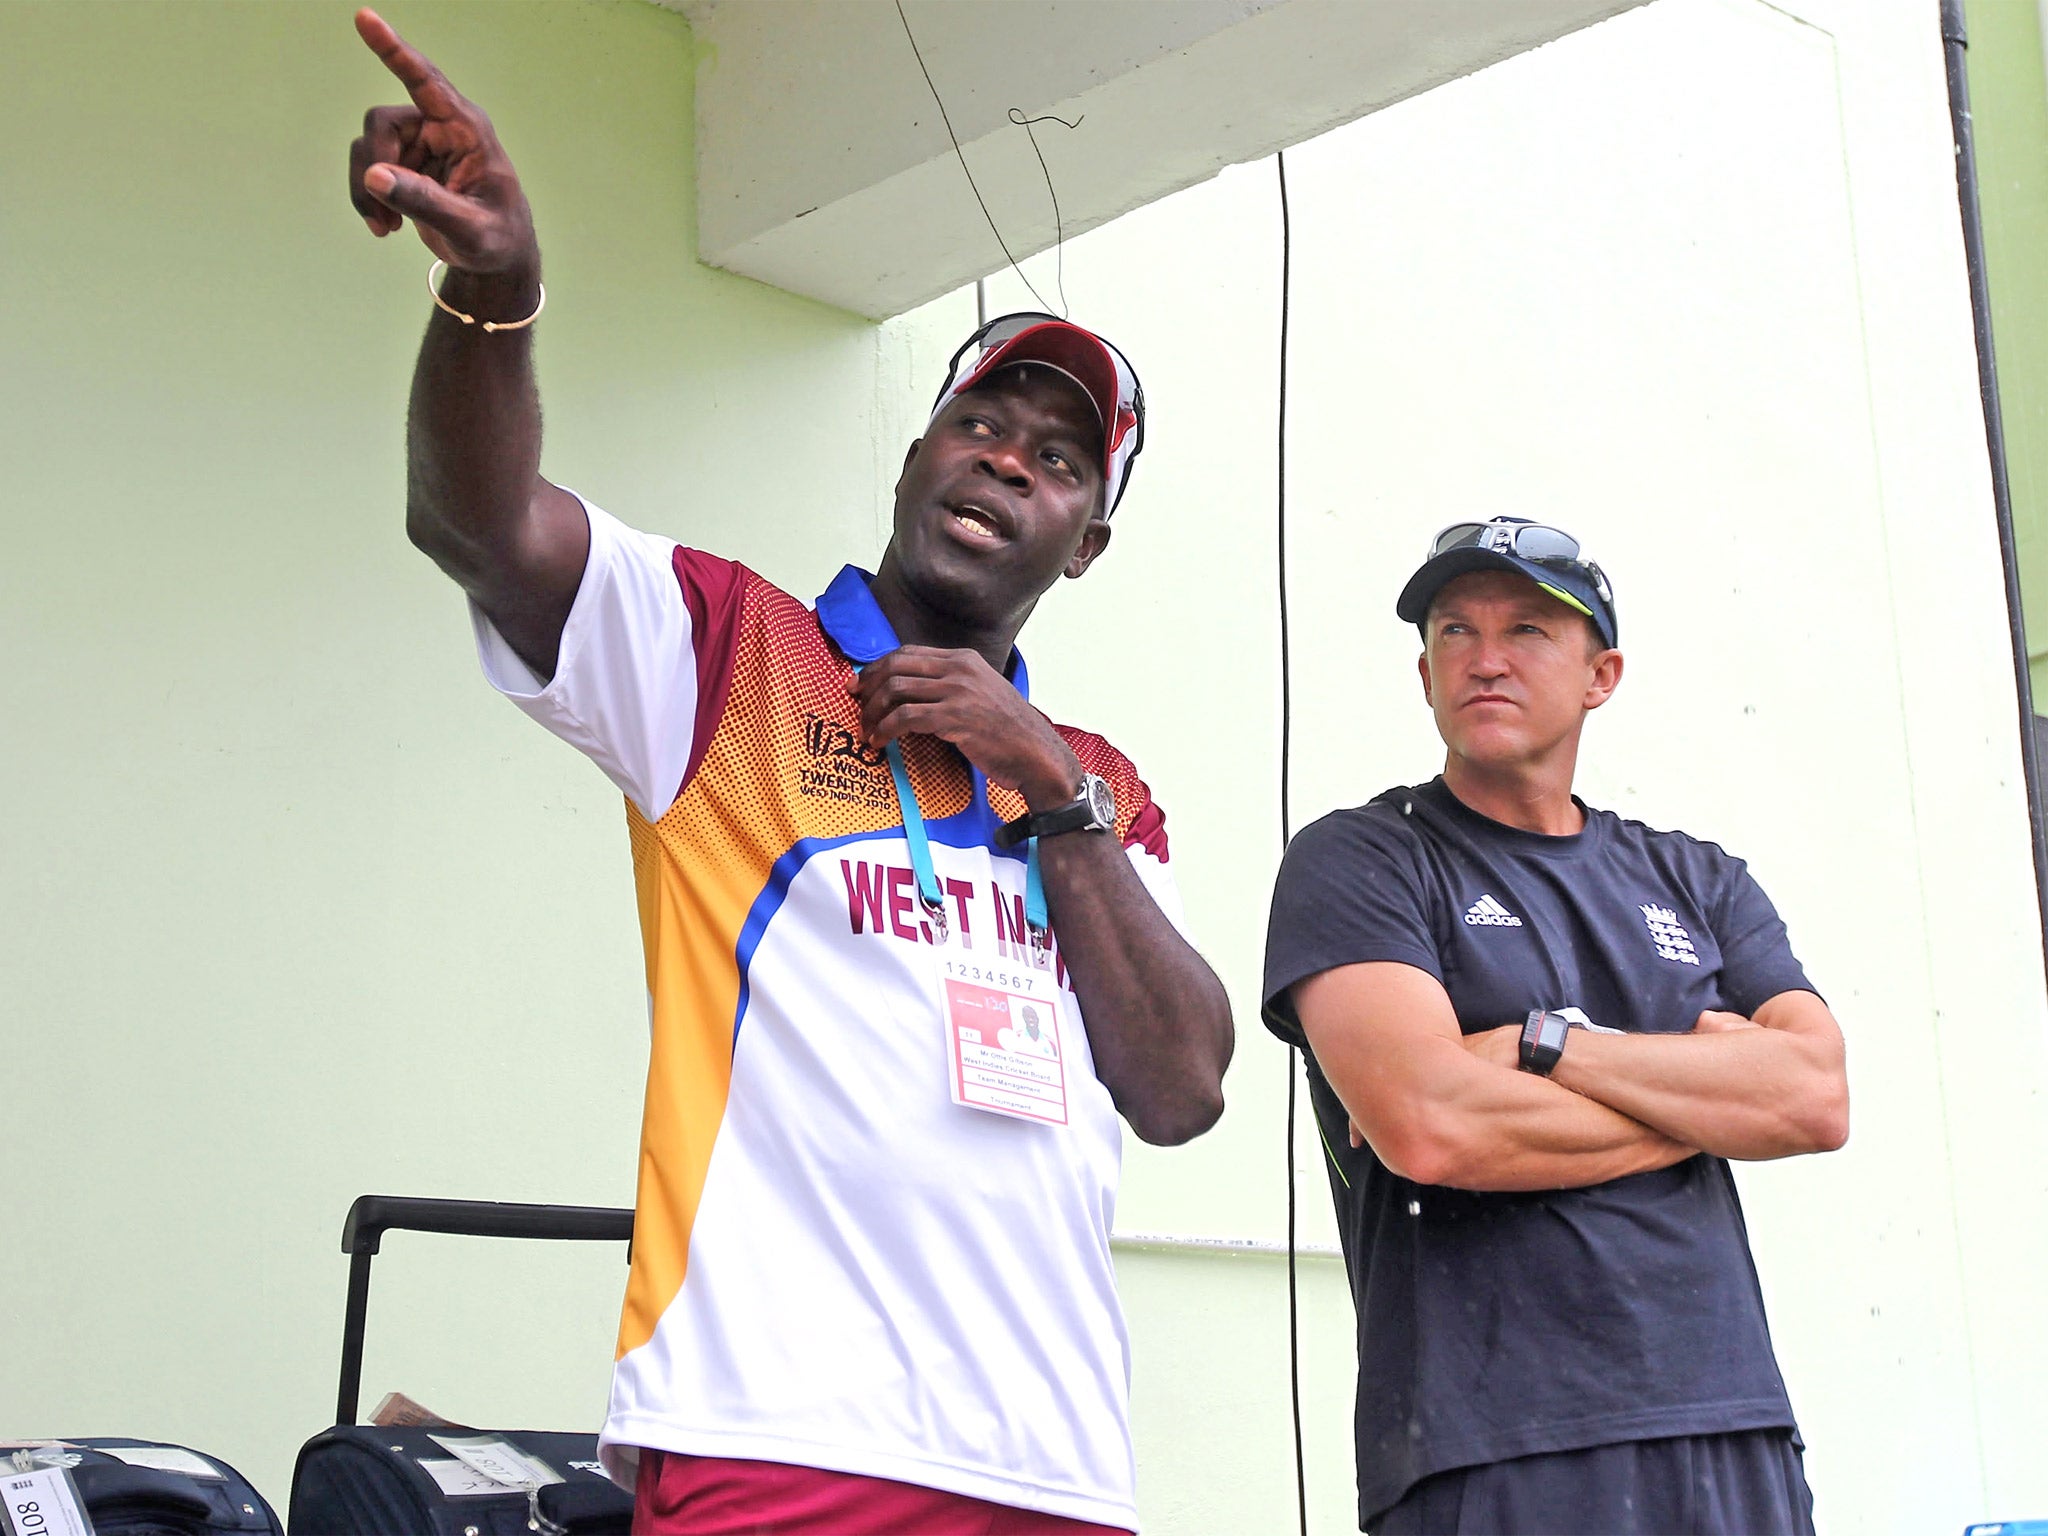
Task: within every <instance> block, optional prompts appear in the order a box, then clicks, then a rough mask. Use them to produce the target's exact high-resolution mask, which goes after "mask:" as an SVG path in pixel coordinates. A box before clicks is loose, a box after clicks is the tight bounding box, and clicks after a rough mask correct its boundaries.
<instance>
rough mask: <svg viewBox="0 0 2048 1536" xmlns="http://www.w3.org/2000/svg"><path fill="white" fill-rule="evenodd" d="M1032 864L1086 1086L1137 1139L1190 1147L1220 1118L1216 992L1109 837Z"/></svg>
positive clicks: (1224, 1017) (1222, 1031)
mask: <svg viewBox="0 0 2048 1536" xmlns="http://www.w3.org/2000/svg"><path fill="white" fill-rule="evenodd" d="M1038 857H1039V868H1040V873H1041V874H1042V875H1043V877H1044V880H1045V899H1046V906H1047V907H1048V908H1049V910H1050V915H1051V917H1052V920H1053V926H1054V928H1055V929H1056V931H1057V932H1058V935H1059V946H1060V954H1061V957H1062V958H1063V959H1064V960H1065V961H1066V965H1067V973H1068V975H1069V977H1070V978H1071V979H1072V981H1073V984H1074V995H1075V996H1076V997H1077V998H1079V999H1080V1002H1081V1010H1082V1012H1083V1014H1084V1015H1085V1016H1086V1018H1087V1023H1088V1044H1089V1048H1090V1050H1091V1051H1092V1052H1093V1053H1094V1056H1095V1073H1096V1076H1097V1077H1099V1078H1100V1079H1101V1080H1102V1084H1103V1086H1104V1087H1106V1088H1107V1089H1108V1090H1109V1095H1110V1098H1111V1099H1112V1100H1113V1101H1114V1102H1115V1104H1116V1107H1117V1109H1118V1111H1119V1112H1120V1113H1121V1114H1122V1115H1123V1117H1124V1118H1125V1119H1126V1120H1127V1121H1129V1122H1130V1126H1131V1129H1132V1130H1134V1131H1136V1132H1137V1133H1138V1135H1139V1136H1140V1137H1142V1138H1143V1139H1144V1140H1146V1141H1150V1142H1155V1143H1158V1144H1161V1145H1173V1144H1176V1143H1179V1142H1183V1141H1188V1140H1191V1139H1192V1138H1194V1137H1196V1136H1199V1135H1200V1134H1201V1133H1202V1132H1203V1131H1206V1130H1207V1129H1208V1128H1209V1127H1210V1126H1212V1125H1214V1124H1215V1123H1216V1119H1217V1117H1218V1116H1219V1115H1221V1114H1222V1112H1223V1069H1224V1068H1225V1067H1226V1066H1228V1065H1229V1063H1230V1053H1231V1048H1232V1045H1233V1042H1234V1038H1235V1036H1234V1031H1233V1026H1232V1024H1231V1019H1230V1000H1229V998H1228V997H1227V996H1226V995H1225V993H1224V990H1223V984H1222V983H1221V982H1220V981H1218V980H1217V979H1216V973H1215V972H1214V971H1212V970H1210V969H1209V966H1208V964H1207V963H1206V962H1205V961H1204V960H1203V959H1202V957H1201V956H1200V955H1198V954H1196V953H1195V951H1194V950H1193V948H1191V947H1190V946H1189V944H1188V942H1187V941H1186V940H1185V939H1183V938H1182V937H1181V936H1180V934H1179V933H1178V932H1177V931H1176V930H1175V929H1174V926H1173V924H1172V923H1170V922H1168V921H1167V918H1166V914H1165V913H1163V912H1161V911H1160V910H1159V904H1158V903H1157V902H1155V901H1154V900H1153V899H1152V896H1151V893H1150V892H1149V891H1147V890H1146V889H1145V885H1144V882H1143V881H1142V880H1140V879H1139V878H1138V872H1137V871H1136V870H1134V869H1133V868H1131V863H1130V858H1129V856H1128V855H1127V854H1126V853H1125V852H1124V850H1123V848H1122V847H1121V846H1119V844H1118V842H1117V840H1116V838H1115V837H1114V836H1113V835H1110V834H1106V833H1100V832H1070V833H1067V834H1064V835H1062V836H1059V837H1048V838H1043V839H1041V840H1040V842H1039V845H1038Z"/></svg>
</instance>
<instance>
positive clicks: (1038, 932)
mask: <svg viewBox="0 0 2048 1536" xmlns="http://www.w3.org/2000/svg"><path fill="white" fill-rule="evenodd" d="M882 751H883V752H884V753H885V754H886V755H887V757H888V759H889V775H890V777H891V778H893V779H895V781H896V803H897V804H898V805H899V806H901V807H902V808H903V836H904V840H905V841H907V842H908V843H909V844H910V867H911V869H913V870H914V871H916V874H917V894H918V897H919V899H920V900H922V901H923V902H924V906H925V912H926V914H927V916H928V917H929V918H930V919H931V923H932V926H933V927H934V928H935V929H937V930H938V934H939V942H940V943H942V944H943V943H944V942H945V940H946V907H945V900H946V898H945V893H944V892H943V891H941V890H940V889H939V872H938V870H937V869H935V868H934V867H933V866H932V843H931V839H930V838H929V837H927V836H926V835H925V830H924V812H923V811H921V810H920V809H918V804H917V791H915V790H914V789H912V788H911V787H910V770H909V769H907V768H905V767H904V766H903V749H902V747H901V746H899V745H898V744H897V743H896V742H893V741H892V742H890V743H889V744H888V745H887V746H886V747H884V748H883V749H882ZM1029 847H1030V852H1029V853H1028V854H1027V855H1026V856H1025V859H1024V921H1025V923H1026V924H1028V925H1029V927H1030V929H1031V942H1032V946H1033V948H1042V947H1043V944H1044V934H1045V931H1046V929H1047V928H1049V927H1050V926H1051V920H1050V918H1049V917H1048V916H1047V914H1046V910H1045V882H1044V881H1043V880H1042V879H1041V878H1040V877H1039V873H1038V839H1037V838H1035V837H1034V838H1031V839H1030V840H1029Z"/></svg>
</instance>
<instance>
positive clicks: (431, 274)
mask: <svg viewBox="0 0 2048 1536" xmlns="http://www.w3.org/2000/svg"><path fill="white" fill-rule="evenodd" d="M447 270H448V263H447V262H445V261H436V262H435V263H434V264H433V265H432V266H431V267H429V268H427V292H428V294H430V295H431V296H432V298H433V300H434V303H435V304H436V305H438V306H439V307H440V308H442V309H445V310H446V311H447V312H448V313H449V314H451V315H453V316H454V317H455V318H456V319H458V320H460V321H461V322H462V323H463V324H464V325H478V324H481V325H482V326H483V328H484V329H485V330H486V331H523V330H525V329H526V328H527V327H528V326H529V325H531V324H533V322H534V321H536V320H538V319H539V318H540V312H541V311H542V310H544V309H546V308H547V307H548V285H547V284H546V283H542V284H540V285H539V287H540V302H539V303H538V304H536V305H534V306H533V313H532V314H530V315H528V316H527V317H526V318H525V319H524V320H484V321H479V320H478V319H477V317H476V316H475V315H465V314H464V313H463V312H462V311H461V310H459V309H457V308H456V307H455V306H454V305H453V304H450V303H449V302H448V301H447V300H446V299H444V298H442V297H441V290H440V288H439V287H437V286H436V285H435V279H436V278H437V277H439V276H440V275H441V274H442V273H443V272H446V271H447Z"/></svg>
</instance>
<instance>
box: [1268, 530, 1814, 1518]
mask: <svg viewBox="0 0 2048 1536" xmlns="http://www.w3.org/2000/svg"><path fill="white" fill-rule="evenodd" d="M1397 612H1398V613H1399V615H1400V617H1401V618H1403V619H1405V620H1407V621H1409V622H1410V623H1416V624H1419V625H1420V626H1421V629H1422V637H1423V652H1422V657H1421V662H1420V667H1421V672H1422V687H1423V695H1424V697H1425V698H1426V699H1427V700H1428V702H1429V706H1430V708H1431V710H1432V711H1433V712H1434V713H1435V716H1436V725H1437V730H1438V732H1439V733H1440V734H1441V735H1442V737H1443V740H1444V746H1445V748H1446V755H1445V760H1444V771H1443V775H1442V777H1440V778H1438V779H1435V780H1433V781H1432V782H1430V783H1428V784H1422V785H1417V786H1414V787H1413V788H1402V789H1392V790H1389V791H1387V792H1386V793H1385V794H1383V795H1381V796H1379V798H1377V799H1376V800H1373V801H1372V802H1371V803H1369V804H1367V805H1364V806H1360V807H1358V808H1357V809H1354V810H1348V811H1338V812H1335V813H1333V814H1331V815H1329V816H1326V817H1324V818H1323V819H1322V820H1320V821H1318V822H1316V823H1315V824H1314V825H1312V826H1310V827H1308V828H1306V829H1305V830H1304V831H1303V832H1302V833H1301V835H1300V836H1298V837H1297V838H1295V839H1294V841H1293V843H1292V844H1291V845H1290V846H1289V848H1288V850H1287V857H1286V860H1285V862H1284V864H1283V866H1282V868H1281V872H1280V878H1279V884H1278V887H1277V889H1276V890H1275V892H1274V897H1273V913H1272V926H1271V929H1270V932H1269V934H1268V937H1267V945H1266V982H1265V996H1266V1017H1267V1023H1268V1024H1269V1026H1270V1027H1272V1028H1273V1029H1274V1031H1275V1032H1276V1033H1278V1034H1280V1035H1281V1036H1282V1037H1283V1038H1285V1039H1289V1040H1292V1041H1294V1042H1295V1043H1297V1044H1300V1045H1302V1046H1304V1048H1305V1049H1306V1051H1307V1056H1308V1071H1309V1087H1310V1092H1311V1094H1312V1096H1313V1100H1314V1104H1315V1110H1316V1118H1317V1121H1318V1123H1319V1125H1320V1126H1321V1128H1322V1135H1323V1140H1324V1145H1325V1146H1326V1148H1327V1149H1328V1154H1329V1169H1330V1187H1331V1191H1332V1193H1333V1194H1334V1196H1335V1198H1336V1203H1337V1210H1338V1216H1339V1220H1340V1223H1341V1225H1342V1228H1343V1241H1344V1257H1345V1263H1346V1266H1347V1268H1348V1270H1349V1272H1350V1275H1351V1284H1352V1294H1353V1298H1354V1300H1355V1302H1356V1305H1357V1309H1358V1366H1359V1370H1358V1403H1357V1414H1356V1429H1357V1440H1358V1495H1359V1523H1360V1526H1361V1528H1362V1529H1367V1530H1370V1531H1371V1532H1372V1533H1373V1536H1400V1533H1420V1532H1431V1533H1437V1532H1459V1533H1481V1532H1491V1533H1500V1536H1508V1533H1515V1536H1532V1533H1539V1532H1571V1533H1574V1536H1599V1533H1621V1532H1629V1533H1638V1532H1640V1533H1652V1532H1654V1533H1657V1536H1677V1533H1729V1536H1738V1533H1739V1536H1767V1533H1791V1532H1810V1531H1811V1529H1812V1520H1811V1509H1812V1499H1811V1496H1810V1495H1809V1493H1808V1492H1807V1488H1806V1483H1805V1478H1804V1474H1803V1472H1802V1470H1801V1461H1800V1441H1799V1439H1798V1430H1797V1428H1796V1426H1795V1424H1794V1421H1793V1416H1792V1409H1791V1405H1790V1403H1789V1402H1788V1401H1787V1398H1786V1395H1785V1388H1784V1383H1783V1381H1782V1380H1781V1378H1780V1376H1779V1373H1778V1367H1777V1362H1776V1360H1775V1358H1774V1357H1773V1354H1772V1350H1771V1341H1770V1334H1769V1331H1768V1329H1767V1328H1766V1325H1765V1321H1764V1311H1763V1298H1762V1296H1761V1294H1760V1292H1759V1289H1758V1285H1757V1278H1756V1270H1755V1267H1754V1265H1753V1264H1752V1262H1751V1259H1750V1254H1749V1244H1748V1238H1747V1235H1746V1233H1745V1231H1744V1227H1743V1221H1742V1211H1741V1207H1740V1205H1739V1204H1738V1202H1737V1200H1736V1193H1735V1184H1734V1181H1733V1178H1732V1177H1731V1175H1730V1172H1729V1167H1728V1162H1727V1159H1729V1158H1771V1157H1786V1156H1790V1155H1792V1154H1794V1153H1799V1152H1823V1151H1829V1150H1832V1149H1833V1148H1836V1147H1839V1146H1840V1145H1841V1144H1842V1142H1843V1140H1844V1139H1845V1137H1846V1136H1847V1134H1848V1088H1847V1083H1846V1079H1845V1077H1844V1074H1843V1058H1842V1036H1841V1032H1840V1030H1839V1029H1838V1028H1837V1027H1836V1024H1835V1020H1834V1018H1833V1016H1832V1015H1831V1014H1830V1013H1829V1011H1828V1007H1827V1005H1826V1004H1825V1003H1824V1002H1822V1001H1821V999H1820V998H1819V997H1818V996H1816V995H1815V993H1814V992H1813V990H1812V987H1811V984H1810V983H1809V982H1808V981H1807V979H1806V975H1805V973H1804V971H1802V970H1801V969H1800V966H1799V963H1798V961H1797V960H1795V959H1794V958H1793V955H1792V951H1791V948H1790V946H1789V945H1788V943H1787V940H1786V935H1785V927H1784V924H1783V923H1782V922H1780V921H1779V919H1778V915H1777V913H1776V911H1775V910H1774V909H1773V908H1772V906H1771V903H1770V901H1769V899H1768V898H1767V897H1765V895H1764V893H1763V891H1762V890H1761V889H1759V888H1758V886H1757V884H1756V882H1755V881H1754V880H1752V879H1751V878H1750V876H1749V873H1748V871H1747V869H1746V867H1745V866H1744V865H1743V863H1742V861H1741V860H1739V859H1735V858H1731V857H1730V856H1729V855H1727V854H1726V853H1723V852H1722V851H1721V850H1720V849H1719V848H1718V847H1716V846H1714V845H1713V844H1711V843H1702V842H1698V841H1695V840H1694V839H1692V838H1690V837H1687V836H1686V835H1684V834H1683V833H1678V832H1656V831H1652V830H1650V829H1649V828H1647V827H1645V826H1642V825H1641V824H1640V823H1637V822H1632V821H1626V820H1623V819H1622V818H1621V817H1619V816H1616V815H1614V814H1612V813H1611V812H1607V811H1598V810H1593V809H1590V808H1588V807H1587V806H1586V805H1584V804H1583V803H1582V802H1581V801H1579V800H1578V799H1577V798H1576V797H1575V796H1574V795H1573V794H1572V792H1571V790H1572V776H1573V771H1574V768H1575V766H1576V763H1577V759H1578V750H1579V736H1580V732H1581V731H1582V729H1583V728H1584V725H1585V717H1586V715H1587V713H1588V712H1589V711H1591V710H1594V709H1597V708H1599V707H1600V706H1601V705H1602V704H1604V703H1605V702H1606V701H1607V699H1608V698H1609V697H1610V696H1611V695H1612V694H1613V692H1614V689H1615V686H1616V685H1617V684H1618V683H1619V682H1620V681H1621V672H1622V658H1621V653H1620V652H1619V651H1618V650H1616V649H1615V648H1614V646H1615V618H1614V599H1613V593H1612V592H1611V590H1610V589H1609V586H1608V583H1607V579H1606V577H1605V576H1604V575H1603V574H1602V572H1601V571H1600V568H1599V566H1598V565H1596V564H1594V563H1592V562H1591V561H1589V560H1587V559H1586V558H1584V556H1583V555H1582V553H1581V551H1580V549H1579V546H1578V543H1577V541H1576V540H1574V539H1572V538H1571V537H1570V536H1569V535H1567V534H1564V533H1561V532H1559V531H1558V530H1556V529H1552V528H1546V527H1543V526H1541V525H1539V524H1535V523H1530V522H1526V521H1523V520H1521V519H1517V518H1495V519H1493V520H1491V521H1490V522H1484V523H1463V524H1457V525H1454V526H1453V527H1451V528H1448V529H1446V530H1445V531H1444V532H1443V533H1442V534H1440V535H1439V536H1438V537H1437V539H1436V541H1435V543H1434V544H1433V545H1432V546H1431V551H1430V558H1429V559H1428V560H1427V561H1426V562H1425V563H1424V565H1423V566H1422V568H1421V569H1420V570H1418V571H1417V572H1416V573H1415V576H1414V577H1413V579H1411V580H1410V581H1409V583H1408V585H1407V587H1406V588H1405V590H1404V591H1403V592H1402V593H1401V597H1400V600H1399V603H1398V604H1397Z"/></svg>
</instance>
